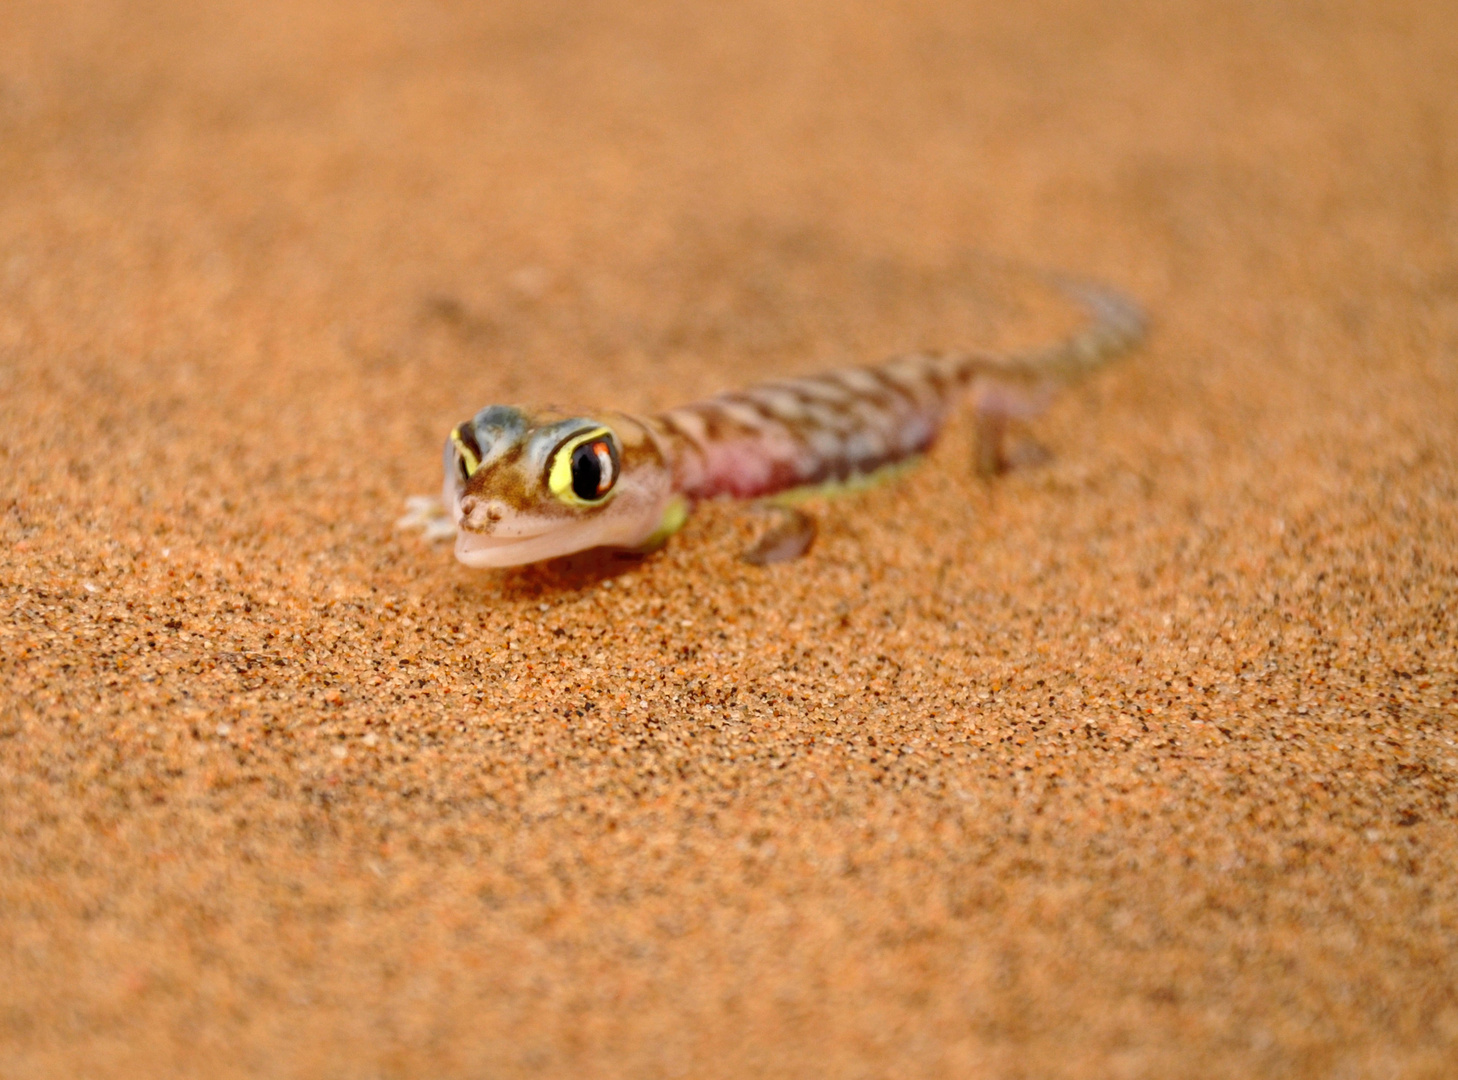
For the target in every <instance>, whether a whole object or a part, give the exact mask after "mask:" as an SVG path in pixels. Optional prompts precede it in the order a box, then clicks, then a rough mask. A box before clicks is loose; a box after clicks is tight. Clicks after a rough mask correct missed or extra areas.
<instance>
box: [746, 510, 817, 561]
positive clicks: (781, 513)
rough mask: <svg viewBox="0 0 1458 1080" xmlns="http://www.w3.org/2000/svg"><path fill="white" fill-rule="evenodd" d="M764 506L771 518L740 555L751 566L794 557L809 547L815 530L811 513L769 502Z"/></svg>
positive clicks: (788, 559)
mask: <svg viewBox="0 0 1458 1080" xmlns="http://www.w3.org/2000/svg"><path fill="white" fill-rule="evenodd" d="M764 509H765V510H766V511H767V512H769V513H772V514H774V515H775V520H774V521H773V522H771V523H770V526H769V528H767V529H765V531H764V532H763V533H761V534H760V537H759V539H758V540H756V541H755V542H754V545H753V546H752V547H751V548H750V549H749V550H748V551H746V552H745V553H744V554H743V555H742V556H740V558H742V559H743V560H744V561H745V562H747V563H752V564H753V565H755V566H769V565H771V564H772V563H781V562H789V561H790V560H791V559H798V558H799V557H800V556H801V555H803V554H805V552H807V551H809V550H810V545H811V544H813V543H814V542H815V533H816V531H817V530H816V526H815V519H814V518H813V517H811V516H810V515H809V514H807V513H805V511H803V510H800V509H798V508H796V507H793V506H778V505H775V504H770V505H768V506H765V507H764Z"/></svg>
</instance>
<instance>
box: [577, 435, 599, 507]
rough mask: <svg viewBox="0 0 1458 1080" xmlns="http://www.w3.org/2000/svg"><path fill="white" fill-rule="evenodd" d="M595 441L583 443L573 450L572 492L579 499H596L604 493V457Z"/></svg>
mask: <svg viewBox="0 0 1458 1080" xmlns="http://www.w3.org/2000/svg"><path fill="white" fill-rule="evenodd" d="M597 446H598V444H597V443H595V442H590V443H583V444H582V445H581V446H579V447H578V448H577V449H576V450H574V451H572V493H573V494H574V495H576V496H577V497H578V498H579V499H596V498H597V497H598V496H599V495H601V494H602V459H601V458H599V457H598V456H597Z"/></svg>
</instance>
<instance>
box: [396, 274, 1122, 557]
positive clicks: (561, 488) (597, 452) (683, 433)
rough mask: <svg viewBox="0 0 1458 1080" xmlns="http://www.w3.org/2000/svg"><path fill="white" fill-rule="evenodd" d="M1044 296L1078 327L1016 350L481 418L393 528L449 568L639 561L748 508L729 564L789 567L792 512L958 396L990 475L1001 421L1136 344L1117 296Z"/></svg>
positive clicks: (875, 468)
mask: <svg viewBox="0 0 1458 1080" xmlns="http://www.w3.org/2000/svg"><path fill="white" fill-rule="evenodd" d="M1059 287H1060V288H1061V289H1062V290H1063V291H1065V292H1066V293H1068V294H1069V295H1070V296H1071V297H1072V298H1073V299H1074V300H1076V301H1078V302H1079V303H1080V304H1081V305H1082V307H1083V308H1084V310H1085V311H1086V312H1087V315H1088V320H1087V322H1086V324H1085V325H1084V326H1083V327H1082V328H1081V329H1080V330H1079V331H1077V332H1075V333H1074V334H1073V335H1071V336H1070V337H1068V338H1066V339H1064V340H1062V341H1059V342H1057V343H1056V344H1053V345H1050V346H1047V347H1044V348H1040V349H1035V350H1032V351H1029V352H1024V353H1013V354H997V353H980V352H967V353H943V354H913V355H908V356H900V357H897V358H895V359H892V360H889V361H887V362H886V363H883V364H879V365H874V366H868V367H853V368H845V369H842V370H839V371H832V372H828V373H826V374H823V375H814V376H810V377H808V378H800V379H786V380H783V381H779V382H769V383H762V384H760V385H758V386H752V387H750V388H749V389H747V390H737V391H731V392H728V393H723V394H719V395H717V396H716V397H712V398H709V399H708V400H706V401H700V402H696V403H694V404H692V405H683V406H680V407H678V408H676V409H670V410H668V411H667V412H663V413H659V414H657V415H656V416H633V415H630V414H628V413H621V412H598V411H588V410H579V409H564V408H557V407H546V408H521V407H518V406H514V405H490V406H487V407H486V408H484V409H482V410H481V411H480V412H478V413H477V414H476V415H475V416H474V417H473V418H472V419H470V420H467V421H465V422H464V423H461V424H458V425H456V427H455V428H454V429H453V430H452V431H451V433H450V435H449V437H448V438H447V439H446V444H445V486H444V489H443V491H442V495H441V498H440V499H439V500H437V499H435V498H434V497H420V498H415V499H411V500H410V502H409V504H408V505H409V509H410V512H409V514H408V515H407V516H406V517H405V518H402V519H401V521H400V526H401V527H402V528H411V527H415V528H421V529H423V530H424V532H425V534H426V535H427V536H428V537H431V538H445V537H449V536H452V535H453V536H455V538H456V558H458V559H459V560H460V561H461V562H463V563H465V564H466V565H467V566H494V567H501V566H519V565H522V564H525V563H533V562H540V561H542V560H545V559H553V558H557V557H559V556H562V555H570V554H572V553H574V552H578V551H585V550H588V549H590V548H618V549H624V550H628V551H634V552H647V551H652V550H654V549H655V548H657V547H660V546H661V545H662V544H663V543H665V542H666V541H667V540H668V538H669V537H670V536H672V535H673V534H674V533H675V532H677V531H678V529H679V528H680V527H681V526H682V525H683V523H684V521H685V520H686V519H687V518H688V515H689V512H690V511H691V510H692V508H693V506H694V505H695V504H696V503H698V502H700V501H702V500H705V499H715V498H733V499H759V500H765V501H766V502H768V503H770V504H771V505H773V506H776V507H778V508H780V512H781V515H782V516H781V520H780V521H779V522H778V523H777V524H776V525H774V526H773V527H771V528H770V529H769V530H768V531H767V532H766V533H765V535H764V536H763V537H761V539H760V540H759V542H758V543H756V544H755V546H754V547H753V548H752V549H751V550H750V551H748V552H747V553H746V554H745V558H746V559H748V560H749V561H750V562H753V563H759V564H764V563H772V562H781V561H784V560H787V559H792V558H795V557H797V556H799V555H801V554H803V553H804V552H805V551H806V550H807V549H808V548H809V546H810V543H811V542H812V540H813V539H814V536H815V525H814V521H813V519H811V518H810V517H808V516H807V515H806V514H804V513H803V512H802V511H801V510H799V509H797V508H795V507H794V506H793V504H794V503H796V502H798V501H800V500H801V499H802V498H804V497H809V496H814V495H819V494H835V493H837V492H841V491H846V490H851V489H856V488H860V487H864V486H866V485H868V484H870V483H874V482H875V481H877V480H878V479H880V478H881V477H883V476H885V475H887V474H889V473H891V472H893V471H894V470H896V469H897V468H899V467H901V466H903V465H905V464H907V463H909V462H911V461H913V460H915V459H916V458H917V457H919V456H920V455H921V454H922V453H924V452H925V451H926V450H927V448H928V447H930V446H931V444H932V442H933V441H934V440H935V439H936V437H937V434H938V433H939V432H940V431H941V429H942V427H943V425H944V424H945V422H946V420H947V418H948V416H949V415H950V414H951V413H952V411H953V409H954V408H956V406H957V405H958V404H959V403H960V402H961V401H963V400H965V399H968V398H970V399H971V400H972V402H973V403H974V407H975V410H976V418H977V448H976V463H977V468H978V469H979V470H980V471H981V472H983V473H987V474H991V473H996V472H1000V471H1002V470H1003V469H1004V468H1005V467H1006V465H1007V459H1006V456H1005V451H1004V446H1003V443H1004V432H1005V430H1006V427H1007V422H1008V420H1009V419H1013V418H1018V417H1027V416H1030V415H1032V414H1034V413H1036V412H1037V411H1038V409H1039V408H1040V407H1041V404H1042V403H1043V402H1044V401H1046V399H1047V397H1048V396H1049V395H1048V392H1047V391H1048V390H1049V389H1050V388H1051V387H1053V386H1054V385H1056V384H1059V383H1067V382H1070V381H1072V380H1073V379H1075V378H1077V377H1079V376H1080V375H1083V374H1084V373H1086V372H1087V371H1089V370H1090V369H1092V368H1094V367H1096V366H1098V365H1099V364H1100V363H1102V362H1104V361H1106V360H1108V359H1110V358H1111V357H1113V356H1115V355H1117V354H1119V353H1122V352H1125V351H1127V350H1128V349H1130V348H1132V347H1133V346H1134V345H1136V344H1137V343H1138V342H1139V341H1140V339H1141V338H1142V337H1143V333H1144V317H1143V314H1142V313H1141V311H1140V309H1139V308H1138V306H1137V305H1135V304H1134V303H1133V302H1132V301H1130V300H1129V299H1127V298H1126V297H1124V296H1122V295H1120V294H1119V293H1117V292H1114V291H1113V290H1110V289H1107V288H1103V287H1101V286H1096V285H1090V284H1088V283H1084V282H1068V281H1061V282H1060V283H1059Z"/></svg>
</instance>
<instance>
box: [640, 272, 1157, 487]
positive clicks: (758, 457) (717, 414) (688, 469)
mask: <svg viewBox="0 0 1458 1080" xmlns="http://www.w3.org/2000/svg"><path fill="white" fill-rule="evenodd" d="M1058 285H1059V287H1060V288H1061V289H1062V290H1063V291H1064V292H1066V293H1067V294H1068V295H1069V296H1070V297H1072V298H1073V299H1074V300H1076V301H1078V302H1079V304H1081V305H1082V306H1083V307H1084V309H1085V310H1086V311H1087V312H1088V314H1089V316H1090V318H1089V321H1088V322H1087V323H1086V324H1085V326H1084V327H1083V328H1082V329H1080V330H1079V331H1078V332H1077V333H1075V334H1073V335H1072V336H1070V337H1068V338H1066V339H1064V340H1063V341H1061V342H1058V343H1056V344H1054V345H1052V346H1049V347H1046V348H1041V349H1035V350H1031V351H1028V352H1025V353H1010V354H994V353H958V354H936V355H928V354H914V355H909V356H902V357H897V358H895V359H893V360H889V361H887V362H886V363H884V364H881V365H878V366H875V367H860V368H847V369H844V370H841V371H833V372H828V373H826V374H823V375H815V376H811V377H809V378H801V379H787V380H783V381H778V382H770V383H763V384H761V385H759V386H752V387H750V388H749V389H747V390H737V391H732V392H729V393H724V394H719V395H718V396H716V397H713V398H710V399H708V400H707V401H700V402H696V403H695V404H692V405H684V406H681V407H679V408H677V409H671V410H669V411H668V412H665V413H661V414H659V415H658V416H657V417H655V418H654V421H653V422H654V425H655V427H656V429H657V430H658V432H659V434H660V435H661V436H663V437H664V438H665V441H666V443H667V451H668V452H667V455H666V456H667V458H668V459H669V461H670V463H671V465H672V468H673V473H674V488H675V490H677V491H679V492H681V493H682V494H684V495H686V496H688V497H689V498H691V499H708V498H713V497H715V496H719V495H727V496H732V497H735V498H756V497H758V496H763V495H773V494H776V493H778V492H782V491H788V490H791V489H793V488H797V487H809V486H813V485H818V484H824V483H827V482H830V481H843V480H848V479H851V478H853V477H856V476H865V475H866V474H868V473H872V472H875V471H876V470H877V469H880V468H883V467H884V466H886V465H891V464H894V463H896V462H899V461H903V460H905V459H906V458H909V457H911V456H913V455H915V454H919V453H921V452H922V451H924V450H926V449H927V447H929V446H930V445H931V444H932V442H933V441H934V440H935V439H936V437H937V434H938V432H939V431H940V430H941V427H942V425H943V423H944V422H945V421H946V418H947V415H948V413H949V412H950V411H951V409H952V408H953V407H954V406H955V405H956V404H957V401H958V399H959V398H960V397H961V395H962V393H963V392H964V391H965V390H967V389H968V388H969V387H970V386H972V385H974V384H975V383H977V382H978V381H979V380H982V379H986V380H988V381H989V382H994V383H995V382H1002V381H1014V382H1047V381H1051V380H1060V381H1070V380H1072V379H1075V378H1077V377H1078V376H1080V375H1082V374H1084V373H1085V372H1087V371H1088V370H1090V369H1092V368H1094V367H1096V366H1098V365H1099V364H1100V363H1102V362H1103V361H1105V360H1107V359H1108V358H1109V357H1111V356H1113V355H1115V354H1117V353H1121V352H1124V351H1125V350H1127V349H1129V348H1132V347H1133V346H1134V345H1135V344H1137V343H1138V341H1139V340H1140V338H1141V337H1142V336H1143V333H1144V316H1143V314H1142V313H1141V312H1140V310H1139V308H1138V307H1137V306H1136V305H1135V304H1134V303H1133V302H1132V301H1130V300H1128V299H1126V298H1125V297H1123V296H1121V295H1120V294H1118V293H1116V292H1112V291H1110V290H1106V289H1103V288H1100V287H1098V286H1094V285H1089V284H1087V283H1083V282H1077V281H1061V282H1059V283H1058Z"/></svg>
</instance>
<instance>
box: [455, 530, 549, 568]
mask: <svg viewBox="0 0 1458 1080" xmlns="http://www.w3.org/2000/svg"><path fill="white" fill-rule="evenodd" d="M576 550H578V545H577V544H575V543H574V542H573V538H572V537H571V536H570V535H568V536H564V535H563V534H562V532H561V531H560V530H549V531H543V532H537V533H533V534H531V535H529V536H520V535H518V536H492V535H488V534H485V533H474V532H467V531H466V530H465V529H461V530H460V531H459V532H457V533H456V558H457V559H459V560H460V561H461V562H463V563H465V564H466V565H467V566H523V565H525V564H526V563H533V562H540V561H541V560H543V559H553V558H556V557H557V556H559V555H567V554H570V553H571V552H573V551H576Z"/></svg>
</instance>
